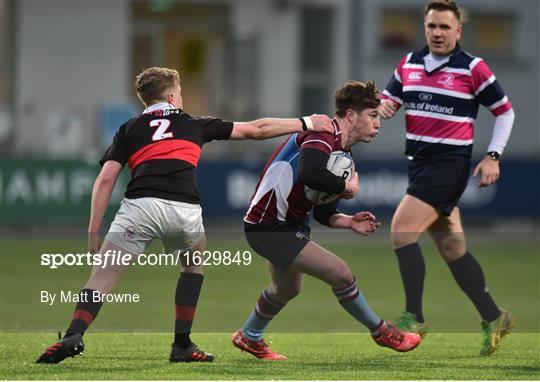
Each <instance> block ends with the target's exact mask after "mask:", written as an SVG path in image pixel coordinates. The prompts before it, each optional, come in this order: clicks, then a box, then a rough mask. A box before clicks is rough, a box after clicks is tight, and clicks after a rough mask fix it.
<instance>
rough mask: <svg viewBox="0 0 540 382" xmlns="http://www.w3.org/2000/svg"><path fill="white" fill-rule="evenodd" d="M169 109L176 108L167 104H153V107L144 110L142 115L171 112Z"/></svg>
mask: <svg viewBox="0 0 540 382" xmlns="http://www.w3.org/2000/svg"><path fill="white" fill-rule="evenodd" d="M171 109H176V107H174V105H172V104H170V103H168V102H160V103H155V104H153V105H150V106H148V107H147V108H146V109H144V111H143V114H146V113H152V112H154V111H156V110H171Z"/></svg>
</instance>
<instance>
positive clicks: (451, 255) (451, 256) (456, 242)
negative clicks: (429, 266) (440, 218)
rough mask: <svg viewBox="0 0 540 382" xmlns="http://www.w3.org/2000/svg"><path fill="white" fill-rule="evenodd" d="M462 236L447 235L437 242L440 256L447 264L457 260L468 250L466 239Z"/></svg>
mask: <svg viewBox="0 0 540 382" xmlns="http://www.w3.org/2000/svg"><path fill="white" fill-rule="evenodd" d="M462 236H463V235H459V234H454V235H445V236H444V237H440V238H439V239H438V240H437V241H436V242H437V249H438V251H439V254H440V255H441V256H442V257H443V259H444V260H446V261H447V262H448V261H454V260H457V259H458V258H460V257H461V256H463V254H464V253H465V251H466V250H467V248H466V245H465V239H464V238H463V237H462Z"/></svg>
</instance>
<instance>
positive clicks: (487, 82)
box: [474, 75, 495, 96]
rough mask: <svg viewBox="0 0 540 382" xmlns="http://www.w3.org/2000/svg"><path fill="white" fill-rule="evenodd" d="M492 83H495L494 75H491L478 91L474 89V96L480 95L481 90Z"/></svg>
mask: <svg viewBox="0 0 540 382" xmlns="http://www.w3.org/2000/svg"><path fill="white" fill-rule="evenodd" d="M494 82H495V75H492V76H491V77H489V78H488V79H487V80H486V81H484V83H483V84H481V85H480V86H479V87H478V89H476V91H475V92H474V95H475V96H477V95H478V94H480V93H481V92H482V90H484V89H485V88H486V87H487V86H489V85H491V84H492V83H494Z"/></svg>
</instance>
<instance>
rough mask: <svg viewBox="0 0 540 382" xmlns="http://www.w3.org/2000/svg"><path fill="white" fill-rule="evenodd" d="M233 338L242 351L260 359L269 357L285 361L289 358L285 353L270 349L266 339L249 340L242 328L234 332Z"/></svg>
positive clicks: (234, 343) (268, 358) (233, 341)
mask: <svg viewBox="0 0 540 382" xmlns="http://www.w3.org/2000/svg"><path fill="white" fill-rule="evenodd" d="M231 340H232V343H233V345H234V346H236V347H237V348H238V349H240V350H242V351H247V352H248V353H250V354H253V355H254V356H255V357H257V358H259V359H267V360H272V361H284V360H286V359H287V357H285V356H284V355H281V354H279V353H276V352H275V351H273V350H272V349H270V347H269V346H268V344H267V343H266V342H265V341H264V339H261V340H259V341H256V342H253V341H250V340H248V339H247V338H246V336H244V333H242V329H240V330H238V331H237V332H236V333H234V334H233V335H232V338H231Z"/></svg>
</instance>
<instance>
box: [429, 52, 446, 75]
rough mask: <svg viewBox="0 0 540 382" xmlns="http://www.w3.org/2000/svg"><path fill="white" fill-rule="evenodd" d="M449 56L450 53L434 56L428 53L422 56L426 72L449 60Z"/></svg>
mask: <svg viewBox="0 0 540 382" xmlns="http://www.w3.org/2000/svg"><path fill="white" fill-rule="evenodd" d="M450 56H451V54H448V55H446V56H434V55H433V54H431V53H429V54H427V55H426V56H425V57H424V67H425V68H426V70H427V71H428V72H431V71H433V70H434V69H436V68H438V67H439V66H441V65H442V64H446V63H447V62H448V61H450Z"/></svg>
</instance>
